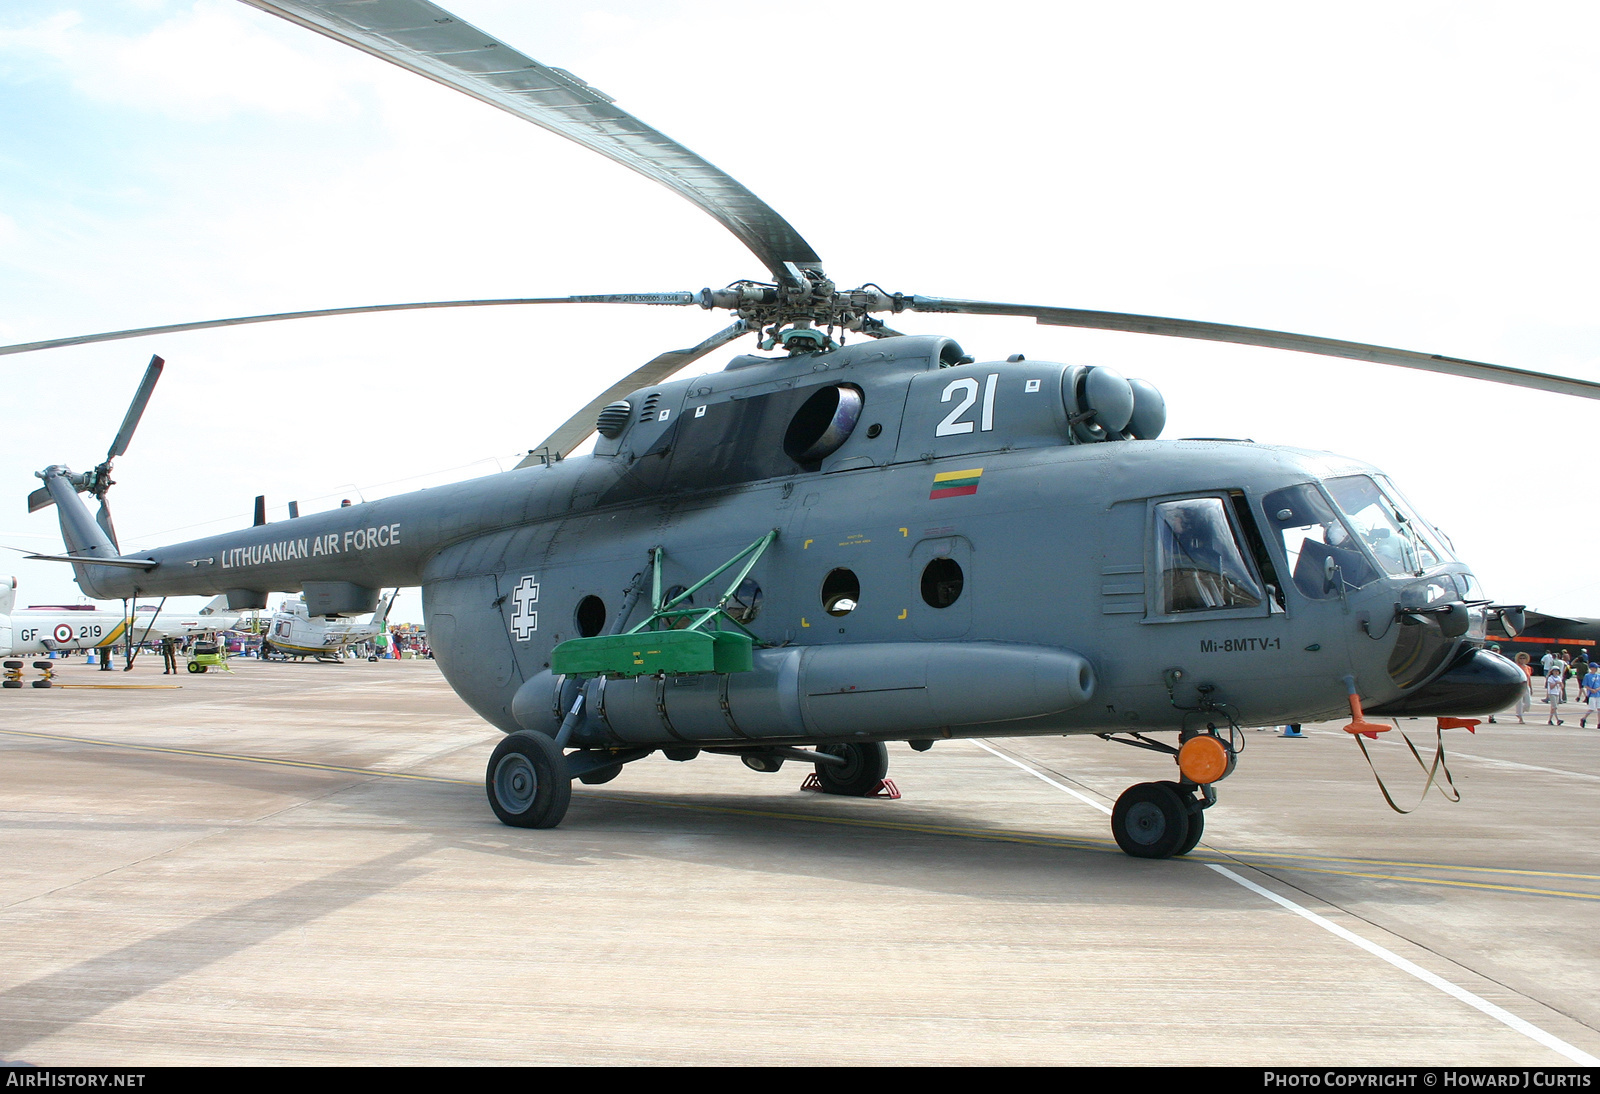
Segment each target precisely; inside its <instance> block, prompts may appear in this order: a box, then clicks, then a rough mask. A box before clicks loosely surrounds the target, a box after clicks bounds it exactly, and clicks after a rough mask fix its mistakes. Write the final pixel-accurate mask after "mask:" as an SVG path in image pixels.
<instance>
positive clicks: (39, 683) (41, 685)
mask: <svg viewBox="0 0 1600 1094" xmlns="http://www.w3.org/2000/svg"><path fill="white" fill-rule="evenodd" d="M32 684H33V686H34V687H36V688H47V687H49V686H50V681H48V680H34V681H32Z"/></svg>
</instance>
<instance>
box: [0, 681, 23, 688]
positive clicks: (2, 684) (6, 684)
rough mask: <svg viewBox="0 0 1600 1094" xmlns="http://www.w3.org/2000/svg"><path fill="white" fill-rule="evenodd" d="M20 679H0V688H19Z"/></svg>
mask: <svg viewBox="0 0 1600 1094" xmlns="http://www.w3.org/2000/svg"><path fill="white" fill-rule="evenodd" d="M21 686H22V681H21V680H0V688H20V687H21Z"/></svg>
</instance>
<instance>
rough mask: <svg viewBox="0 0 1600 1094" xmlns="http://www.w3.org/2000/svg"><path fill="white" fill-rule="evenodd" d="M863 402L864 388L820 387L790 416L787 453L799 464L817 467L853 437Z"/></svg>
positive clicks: (832, 385)
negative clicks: (851, 435) (862, 393)
mask: <svg viewBox="0 0 1600 1094" xmlns="http://www.w3.org/2000/svg"><path fill="white" fill-rule="evenodd" d="M861 404H862V397H861V389H860V388H858V387H856V386H855V385H854V384H831V385H829V386H828V387H823V388H818V389H817V390H816V391H815V392H814V393H813V394H812V396H811V398H809V399H807V400H806V401H805V402H804V403H802V404H801V405H800V409H799V410H797V411H795V414H794V417H793V418H792V419H790V421H789V430H788V432H787V433H785V434H784V435H783V450H784V452H785V453H787V454H788V456H789V458H790V459H791V460H793V461H794V462H795V463H797V464H800V465H801V466H803V467H808V468H815V466H816V465H817V464H818V463H820V462H821V461H822V460H823V459H825V458H826V457H828V456H831V455H833V454H834V453H835V452H837V451H838V450H839V446H840V445H842V444H844V442H845V441H847V440H849V439H850V434H851V432H852V431H854V429H855V427H856V423H857V422H858V421H860V420H861Z"/></svg>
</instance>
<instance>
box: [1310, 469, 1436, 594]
mask: <svg viewBox="0 0 1600 1094" xmlns="http://www.w3.org/2000/svg"><path fill="white" fill-rule="evenodd" d="M1327 487H1328V493H1330V494H1332V495H1333V500H1334V502H1335V503H1336V504H1337V505H1338V506H1339V509H1340V510H1341V511H1342V512H1343V513H1344V515H1345V516H1346V517H1348V518H1349V519H1350V524H1351V525H1352V526H1353V527H1354V528H1355V530H1356V534H1357V535H1359V536H1360V537H1361V538H1362V539H1363V540H1365V541H1366V543H1367V546H1368V547H1370V548H1371V549H1372V555H1373V557H1374V558H1376V559H1377V560H1378V565H1380V566H1382V567H1383V568H1384V569H1385V570H1387V571H1389V572H1390V573H1391V574H1420V573H1423V572H1424V571H1427V570H1431V569H1433V568H1434V567H1435V566H1437V565H1439V563H1440V557H1439V551H1438V549H1437V548H1435V547H1434V545H1433V544H1432V543H1431V542H1429V537H1428V536H1426V535H1425V534H1424V533H1423V530H1422V526H1421V525H1420V524H1419V523H1418V522H1416V521H1414V520H1412V519H1411V518H1410V517H1409V516H1407V515H1406V513H1405V512H1404V511H1402V510H1401V508H1400V507H1399V506H1398V505H1397V504H1396V503H1395V501H1394V499H1393V498H1391V497H1389V496H1388V495H1387V494H1385V493H1384V492H1383V491H1382V490H1380V489H1379V488H1378V484H1377V483H1375V482H1373V481H1372V480H1371V479H1369V478H1368V477H1367V476H1365V475H1347V476H1345V477H1344V478H1338V479H1329V480H1328V482H1327Z"/></svg>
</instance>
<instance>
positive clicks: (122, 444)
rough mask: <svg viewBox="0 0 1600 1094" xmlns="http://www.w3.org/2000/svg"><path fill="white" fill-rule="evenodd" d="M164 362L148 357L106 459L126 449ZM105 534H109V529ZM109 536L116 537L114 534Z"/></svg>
mask: <svg viewBox="0 0 1600 1094" xmlns="http://www.w3.org/2000/svg"><path fill="white" fill-rule="evenodd" d="M166 364H167V363H166V362H165V361H163V360H162V359H161V358H160V357H156V356H152V357H151V358H150V364H149V367H147V368H146V369H145V370H144V379H143V380H140V381H139V390H138V391H136V392H134V393H133V402H131V403H129V404H128V413H127V414H125V415H124V416H123V418H122V428H121V429H119V430H117V439H116V440H114V441H112V442H111V447H110V448H109V449H107V450H106V459H107V461H110V460H114V459H116V458H117V457H118V456H120V455H122V454H123V453H124V452H126V451H127V450H128V442H129V441H131V440H133V431H134V430H135V429H137V428H139V419H140V418H142V417H144V408H145V404H146V403H148V402H149V401H150V393H151V392H153V391H155V389H156V381H157V380H159V379H161V370H162V369H163V368H165V367H166ZM107 534H108V535H109V534H110V533H109V531H108V532H107ZM111 538H112V539H113V540H115V539H116V537H115V536H112V537H111Z"/></svg>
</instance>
